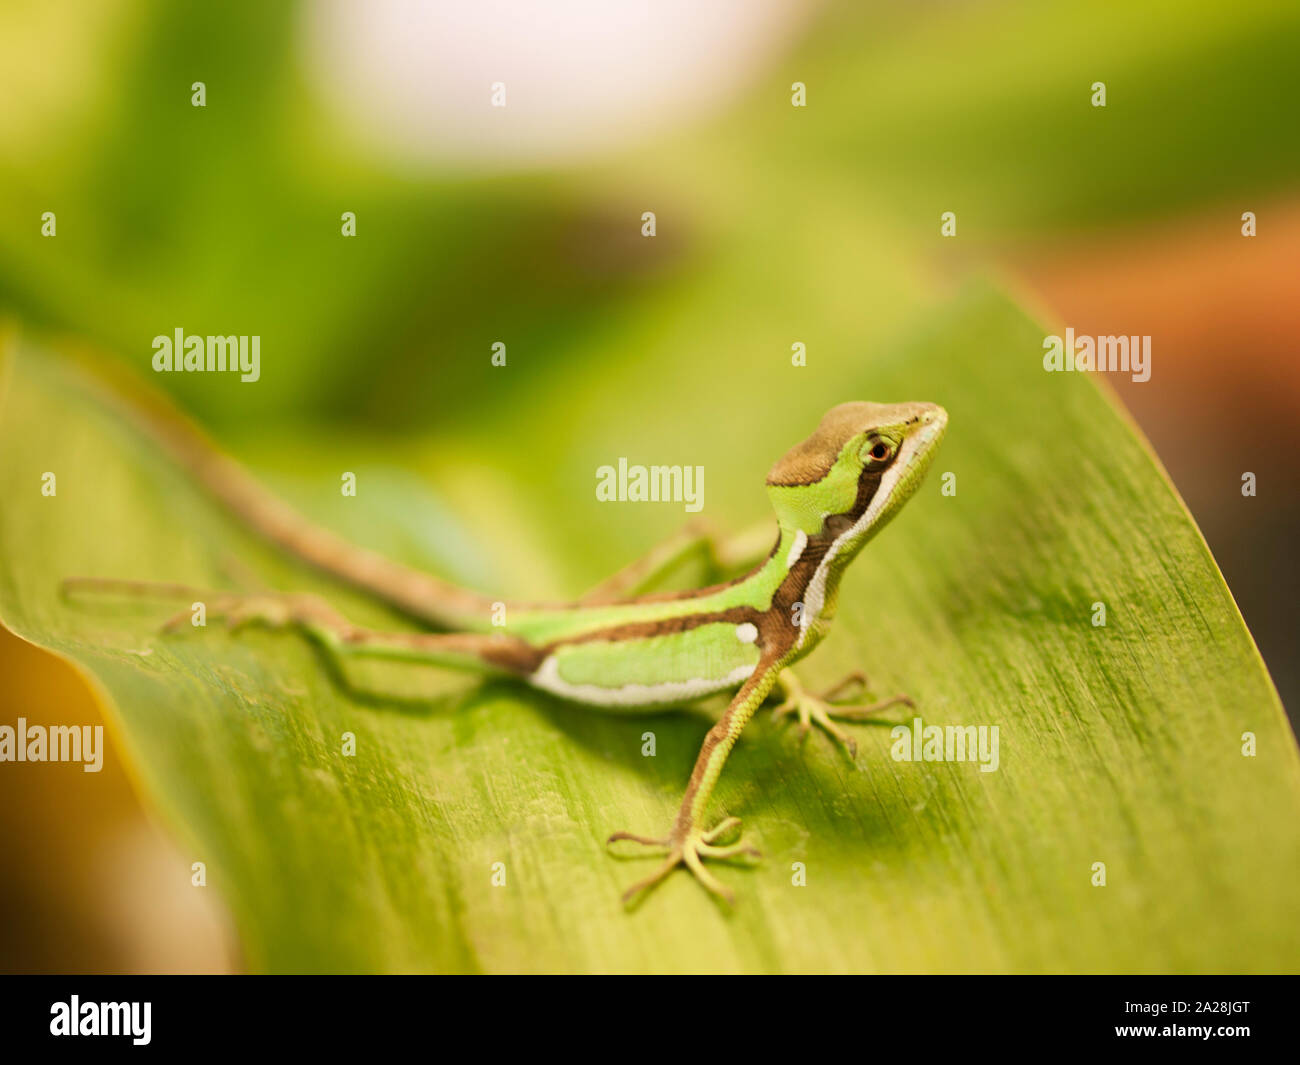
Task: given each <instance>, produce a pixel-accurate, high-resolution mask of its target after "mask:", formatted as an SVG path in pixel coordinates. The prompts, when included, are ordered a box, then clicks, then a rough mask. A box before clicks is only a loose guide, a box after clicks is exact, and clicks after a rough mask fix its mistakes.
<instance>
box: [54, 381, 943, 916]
mask: <svg viewBox="0 0 1300 1065" xmlns="http://www.w3.org/2000/svg"><path fill="white" fill-rule="evenodd" d="M946 425H947V414H946V413H945V411H944V410H943V408H942V407H938V406H936V405H934V404H931V403H899V404H889V405H886V404H876V403H844V404H841V405H839V406H837V407H834V408H832V409H831V410H830V411H829V412H828V413H827V414H826V415H825V417H823V418H822V420H821V422H820V424H819V425H818V426H817V429H816V431H815V432H814V433H813V434H812V436H810V437H808V439H807V440H805V441H803V442H802V443H801V444H798V445H797V446H796V447H795V448H793V449H792V450H791V451H790V452H789V453H788V454H786V455H785V457H783V458H782V459H781V460H780V461H779V462H777V464H776V465H775V466H773V467H772V470H771V472H770V473H769V474H768V477H767V490H768V494H769V496H770V498H771V502H772V506H773V508H774V509H775V511H776V518H777V525H778V533H777V539H776V543H775V544H774V545H773V546H772V548H771V551H770V553H768V554H767V556H766V558H765V559H764V560H761V561H758V562H757V563H756V564H755V565H754V567H753V569H752V570H750V571H749V572H748V573H747V574H746V575H744V576H742V577H740V578H737V579H735V580H732V581H730V582H728V583H725V584H718V585H714V586H711V587H707V588H700V589H697V590H691V591H686V592H674V593H657V594H640V595H638V594H635V593H636V591H637V589H638V588H639V587H642V586H645V585H647V584H651V583H652V582H653V578H654V576H655V574H656V573H657V572H659V571H661V570H662V569H664V568H665V566H667V565H670V564H671V563H672V562H673V561H674V560H676V559H678V558H680V555H681V552H682V550H684V549H686V548H687V547H688V546H690V545H691V544H692V543H698V542H700V541H701V540H710V538H709V537H707V535H706V534H704V533H702V532H694V533H687V534H686V535H685V536H684V537H682V538H679V541H678V543H677V544H676V546H675V547H673V548H670V549H666V550H661V551H660V552H658V553H655V554H652V555H650V556H647V558H646V559H643V560H641V561H640V562H638V563H634V564H633V565H631V566H629V567H628V568H627V569H625V570H623V571H621V572H620V573H619V574H616V575H615V576H614V577H613V578H611V579H610V580H608V581H606V582H605V583H604V584H602V585H601V586H599V587H598V588H597V589H596V590H595V591H594V592H593V593H590V594H589V595H588V596H586V597H585V598H583V599H581V600H579V601H577V602H575V603H570V604H556V605H547V604H530V603H517V604H516V603H507V604H506V605H505V606H506V617H507V619H508V625H507V626H506V627H505V629H504V630H502V629H501V628H494V626H493V624H492V617H493V606H494V601H493V600H492V599H490V598H488V597H486V596H482V595H479V594H477V593H474V592H471V591H468V590H466V589H464V588H460V587H457V586H455V585H451V584H449V583H447V582H445V581H442V580H440V579H438V578H436V577H433V576H432V575H430V574H427V573H423V572H420V571H417V570H413V569H410V568H408V567H405V566H402V565H399V564H397V563H394V562H392V561H390V560H388V559H386V558H384V557H382V556H380V555H378V554H375V553H373V552H370V551H366V550H363V549H360V548H357V547H355V546H353V545H351V544H348V543H347V542H345V541H343V540H342V539H340V538H338V537H336V536H334V535H333V534H331V533H329V532H327V531H325V530H323V529H321V528H319V527H317V526H314V525H312V524H311V523H309V522H308V521H306V520H305V519H304V518H302V517H301V516H300V515H298V514H297V513H295V512H294V511H292V510H291V509H289V508H288V507H286V506H285V505H284V504H283V503H281V502H279V501H278V500H277V499H275V498H274V497H273V496H271V495H270V494H269V493H268V492H266V491H265V490H264V489H263V488H261V487H260V486H259V485H258V484H257V483H256V482H255V481H254V480H253V479H252V478H251V477H250V475H248V474H247V473H246V472H245V471H244V470H242V468H240V467H239V466H237V465H236V464H235V463H234V462H233V461H231V460H230V459H228V458H226V457H225V456H224V455H222V454H221V453H220V452H219V451H218V450H217V449H216V448H215V447H213V446H212V445H211V444H210V443H208V442H207V441H206V440H205V439H204V438H203V437H202V436H201V435H200V434H199V432H198V431H197V430H196V429H195V428H194V427H192V426H190V425H189V424H188V423H186V422H184V421H183V420H181V419H180V418H179V417H178V416H176V415H175V414H173V413H170V412H168V411H165V410H163V409H155V410H154V411H153V412H152V414H149V415H147V417H146V426H147V428H149V429H150V430H151V431H152V432H153V434H154V435H155V436H156V437H158V438H159V439H160V442H161V443H163V444H164V445H165V447H166V448H167V450H169V451H171V452H172V453H173V454H174V455H175V456H176V457H177V458H178V459H179V460H180V461H181V462H182V464H183V465H184V466H185V467H187V468H188V469H189V471H190V472H191V473H192V474H193V475H194V476H195V478H196V479H197V480H198V481H199V483H200V484H201V485H203V487H204V488H205V489H206V490H207V491H208V492H209V493H210V494H212V495H213V496H215V497H216V498H217V499H218V500H219V501H220V502H221V503H223V504H225V505H226V506H227V507H229V508H230V509H231V510H232V511H233V512H234V513H235V514H236V515H237V516H238V517H240V518H241V519H242V520H243V521H245V522H246V523H247V524H248V525H249V526H251V527H252V528H253V529H254V530H256V531H257V532H259V533H260V534H262V535H263V536H264V537H265V538H267V539H268V540H270V541H271V542H273V543H275V544H277V545H279V546H280V547H281V548H283V549H285V550H286V551H288V552H290V553H291V554H292V555H295V556H297V557H298V558H300V559H302V560H303V561H305V562H307V563H309V564H311V565H312V566H314V567H316V568H318V569H320V570H323V571H325V572H326V573H328V574H331V575H332V576H334V577H335V578H338V579H341V580H343V581H345V582H347V583H349V584H351V585H353V586H355V587H357V588H360V589H362V590H364V591H366V592H368V593H370V594H372V595H374V596H376V597H377V598H379V599H380V600H383V601H385V602H386V603H388V604H390V605H391V606H393V607H395V608H397V609H398V610H400V611H401V612H403V613H405V614H407V615H409V616H411V617H413V618H415V619H417V620H419V621H420V622H422V623H424V624H425V625H427V626H429V627H432V628H437V629H442V630H453V631H442V632H422V633H402V632H381V631H376V630H372V629H366V628H360V627H358V626H356V625H353V624H351V623H350V622H348V621H347V620H346V619H345V618H344V617H342V616H341V615H340V614H338V613H337V612H336V611H335V610H334V609H333V608H332V607H330V606H329V605H328V604H327V603H325V602H324V601H323V600H321V599H319V598H318V597H315V596H307V595H295V594H284V595H280V594H239V593H230V592H211V593H202V592H196V591H194V590H193V589H189V588H186V587H184V586H180V585H164V584H156V583H153V582H144V581H120V580H111V579H100V578H72V579H70V580H69V581H67V582H66V583H65V587H66V588H67V589H69V590H78V589H80V590H92V591H100V592H103V591H119V592H128V593H133V594H139V593H146V594H163V595H172V596H189V595H195V596H198V597H200V598H205V603H206V608H207V611H208V616H209V617H219V616H224V617H226V619H227V621H228V622H229V623H230V624H231V625H232V626H237V625H240V624H245V623H249V622H257V623H262V624H268V625H275V626H289V625H292V626H297V627H298V628H299V629H300V630H301V631H303V632H304V633H306V634H307V635H308V636H309V637H311V638H312V639H313V640H315V641H316V642H317V643H318V644H319V645H320V646H321V647H322V648H324V649H325V650H326V651H327V652H328V653H330V654H332V655H336V656H338V657H339V658H340V659H341V660H342V659H347V658H352V657H357V656H367V657H373V658H388V659H404V660H411V661H418V662H423V663H428V664H433V665H441V666H449V667H454V668H460V669H468V670H474V671H479V672H485V673H494V674H504V675H507V676H510V677H515V678H518V679H520V680H522V681H524V682H526V683H528V684H531V685H532V686H534V687H536V688H540V689H542V690H544V691H547V692H550V693H552V694H554V695H558V696H561V697H562V698H565V699H569V700H572V701H574V702H578V703H583V704H586V705H589V706H593V707H598V708H600V709H602V710H626V711H641V710H646V709H654V708H667V707H671V706H680V705H681V704H682V703H684V702H688V701H691V700H696V699H700V698H703V697H705V696H709V695H713V694H715V693H718V692H724V691H735V695H734V696H733V697H732V699H731V703H730V705H729V706H728V707H727V709H726V711H725V712H724V713H723V715H722V717H721V719H720V720H719V721H718V722H717V724H715V725H714V726H713V727H712V728H711V729H710V730H709V732H708V734H707V735H706V737H705V739H704V745H703V747H702V748H701V750H700V753H699V757H698V758H697V760H696V763H695V768H694V770H693V772H692V773H691V777H690V781H689V783H688V784H687V787H686V794H685V796H684V797H683V799H682V804H681V807H680V809H679V811H678V813H677V816H676V819H675V820H674V821H673V823H672V824H671V826H670V827H669V828H668V831H667V832H666V834H665V835H663V836H662V837H648V836H640V835H633V834H632V833H629V832H617V833H615V834H614V835H613V836H611V837H610V839H609V843H610V844H613V843H615V842H617V841H620V840H625V841H630V842H632V843H634V844H638V845H644V846H648V847H653V848H656V849H658V850H660V851H661V852H662V853H663V856H664V860H663V862H662V864H661V865H659V867H658V868H657V869H656V870H655V872H653V873H652V874H651V875H650V876H648V877H646V878H645V879H644V880H641V881H640V882H638V883H636V884H634V885H633V886H632V887H631V888H629V889H628V891H627V892H626V893H625V894H624V899H625V901H628V902H630V901H632V900H634V899H636V898H637V897H638V896H639V895H640V894H641V893H642V892H643V891H645V890H646V889H648V888H650V887H652V886H653V885H654V884H656V883H658V882H659V881H660V880H662V879H663V878H664V877H666V876H667V875H668V874H669V873H671V872H672V871H673V870H674V869H675V868H677V867H678V866H679V865H685V866H686V867H687V868H688V869H690V871H691V872H692V873H694V875H695V876H696V877H697V878H698V879H699V881H700V882H701V883H702V884H703V885H704V886H705V887H706V888H707V889H708V890H709V891H711V892H713V893H715V894H716V895H718V896H720V897H722V898H724V899H726V900H727V901H728V902H730V901H732V899H733V896H732V893H731V891H730V890H729V889H728V888H726V887H725V886H724V885H723V884H722V883H721V882H719V881H718V880H717V879H716V878H715V877H714V876H713V875H712V873H710V872H709V871H708V870H707V869H706V868H705V867H704V859H728V858H735V857H741V856H750V855H752V856H754V857H757V856H758V852H757V851H756V850H755V849H754V848H752V847H749V846H747V845H745V844H743V843H740V842H738V841H733V840H731V837H732V836H734V835H735V830H736V829H737V828H738V827H739V820H738V819H737V818H734V817H728V818H726V819H724V820H723V821H721V822H720V823H719V824H717V825H714V826H712V827H709V826H708V823H707V821H706V812H707V808H708V805H709V798H710V796H711V794H712V792H713V788H714V785H715V784H716V783H717V781H718V777H719V775H720V774H721V772H722V768H723V764H724V763H725V762H726V759H727V755H728V754H729V753H730V751H731V748H732V747H733V745H734V744H735V743H736V740H737V738H738V737H739V736H740V733H741V730H742V729H743V728H744V727H745V725H746V723H747V722H748V721H749V719H750V718H751V717H752V716H753V714H754V712H755V711H756V710H757V709H758V707H759V706H760V705H761V704H762V703H763V702H764V701H765V700H766V699H767V698H768V696H769V695H770V694H772V693H773V692H774V690H779V691H780V692H781V693H782V694H783V695H784V699H783V701H782V702H781V704H780V705H779V706H778V707H777V713H778V715H780V714H787V713H793V714H797V715H798V718H799V721H800V725H801V728H802V730H803V731H804V732H806V731H807V730H808V729H809V728H810V726H811V724H812V723H816V724H817V725H819V726H820V727H821V728H823V729H825V730H826V731H827V732H828V733H829V734H831V735H832V736H834V737H835V738H836V739H837V740H839V741H840V742H842V743H843V744H844V745H845V746H846V747H847V748H848V749H849V752H850V754H851V755H852V754H853V753H854V745H853V741H852V739H851V738H850V737H849V736H848V735H847V734H845V733H844V732H843V731H842V730H841V729H840V728H839V727H838V726H837V725H836V724H835V723H834V722H833V720H832V715H834V716H839V717H842V718H846V719H861V718H863V717H865V716H867V715H870V714H874V713H876V712H878V711H880V710H882V709H884V708H886V707H888V706H891V705H896V704H897V703H900V702H904V703H909V704H910V700H908V699H907V698H906V697H905V696H895V697H893V698H892V699H886V700H883V701H882V702H878V703H876V704H875V705H872V706H856V707H845V706H838V705H833V704H832V702H831V700H832V699H834V698H836V697H837V696H838V695H841V694H842V693H843V691H845V690H846V689H847V688H848V687H849V686H850V685H852V684H855V683H856V684H860V685H861V686H862V687H863V688H865V686H866V685H865V678H863V677H862V675H861V674H855V675H853V676H850V677H849V678H846V680H845V681H843V682H841V683H840V684H838V685H836V686H835V688H833V689H831V690H830V691H827V692H825V693H823V694H822V695H821V696H815V695H812V694H810V693H808V692H807V691H805V690H804V688H803V687H802V685H801V684H800V683H799V682H798V680H797V679H796V678H795V676H794V674H793V673H792V672H791V671H790V668H789V667H790V666H791V665H793V664H794V663H795V662H797V661H798V660H799V659H801V658H803V657H804V656H805V655H807V654H808V653H809V652H810V651H812V650H813V648H814V647H816V646H817V645H818V644H819V643H820V642H821V640H822V639H823V638H824V637H825V635H826V633H827V630H828V629H829V627H830V623H831V620H832V618H833V617H834V614H835V607H836V600H837V596H838V591H839V583H840V578H841V576H842V575H843V573H844V570H845V568H846V567H847V566H848V564H849V563H850V562H852V561H853V559H854V557H856V555H857V554H858V552H859V551H860V550H861V549H862V547H863V545H864V544H865V543H866V542H867V541H868V540H870V539H871V537H872V536H874V535H875V534H876V533H877V532H878V531H879V530H880V529H881V528H882V527H883V526H884V525H885V524H886V522H888V521H889V520H890V519H891V518H892V517H893V516H894V514H896V513H897V512H898V510H899V508H900V507H901V506H902V505H903V503H904V502H906V500H907V499H908V498H909V497H910V496H911V495H912V494H913V493H914V492H915V491H916V488H917V486H918V484H919V483H920V481H921V479H922V477H923V476H924V474H925V471H926V469H927V468H928V466H929V465H930V462H931V460H932V458H933V457H934V453H935V450H936V449H937V447H938V444H939V442H940V440H941V439H942V437H943V433H944V429H945V427H946ZM769 535H770V534H769ZM710 546H711V547H712V548H713V549H714V550H715V552H717V551H719V550H720V549H719V548H718V546H717V545H713V544H712V543H711V540H710ZM188 617H189V614H188V612H185V613H182V614H180V615H177V616H176V617H175V618H173V619H172V620H171V621H170V622H169V623H168V625H167V626H166V627H169V628H175V627H177V626H178V625H179V624H182V623H183V622H184V621H185V620H187V619H188Z"/></svg>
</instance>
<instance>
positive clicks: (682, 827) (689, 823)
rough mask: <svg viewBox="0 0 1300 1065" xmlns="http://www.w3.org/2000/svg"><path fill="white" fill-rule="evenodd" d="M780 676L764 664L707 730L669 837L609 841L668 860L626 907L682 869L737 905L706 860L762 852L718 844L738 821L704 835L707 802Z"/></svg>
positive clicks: (621, 835) (776, 663) (774, 664)
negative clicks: (625, 843) (651, 850)
mask: <svg viewBox="0 0 1300 1065" xmlns="http://www.w3.org/2000/svg"><path fill="white" fill-rule="evenodd" d="M780 673H781V664H780V660H779V659H764V660H761V661H760V662H759V663H758V665H757V666H756V667H755V668H754V672H753V673H752V674H750V676H749V679H748V680H746V681H745V683H744V684H743V685H742V686H741V688H740V690H739V691H738V692H736V694H735V697H734V698H733V699H732V700H731V705H729V706H728V707H727V709H726V712H725V713H724V714H723V715H722V717H721V718H720V719H719V720H718V723H717V724H716V725H714V726H713V728H711V729H709V733H708V735H707V736H705V738H704V745H703V746H702V747H701V748H700V754H699V757H698V758H697V759H696V760H695V769H694V770H693V771H692V773H691V779H690V783H689V784H687V786H686V794H685V795H684V796H683V797H682V805H681V808H680V809H679V810H678V811H677V817H676V819H675V820H674V821H673V825H672V829H671V830H670V831H669V833H668V835H667V836H665V837H663V838H662V839H656V838H653V837H647V836H637V835H633V834H632V833H630V832H615V833H614V834H613V835H612V836H610V837H609V840H608V842H609V843H615V842H618V841H620V840H626V841H629V842H632V843H638V844H642V845H644V846H649V847H654V848H658V849H660V850H662V851H663V852H664V854H665V858H664V861H663V862H662V863H661V864H660V866H659V868H658V869H656V870H655V871H654V872H653V873H651V874H650V875H649V876H648V877H646V878H645V879H644V880H640V881H638V882H637V883H635V884H633V885H632V886H631V887H630V888H628V889H627V891H625V892H624V893H623V901H624V902H625V903H632V902H635V901H636V899H637V898H638V897H639V896H640V895H642V894H643V893H644V892H645V891H648V890H649V889H650V888H652V887H654V886H655V885H656V884H658V883H659V882H660V881H661V880H663V879H664V878H665V877H666V876H668V874H669V873H671V872H672V871H673V870H674V869H676V868H677V866H679V865H685V866H686V867H687V868H688V869H689V870H690V871H691V872H692V873H694V874H695V877H696V879H697V880H699V882H700V883H701V884H703V885H704V887H705V888H707V889H708V890H709V891H710V892H712V893H713V894H714V895H717V896H718V897H719V898H721V899H724V900H725V901H726V902H728V903H732V902H734V901H735V896H734V895H733V893H732V892H731V890H730V889H729V888H728V887H726V886H725V885H724V884H722V883H721V882H720V881H719V880H718V879H717V878H716V877H715V876H713V874H712V873H710V872H709V871H708V870H707V869H705V868H704V860H705V859H728V858H735V857H740V856H742V855H748V856H752V857H758V856H759V853H758V850H757V849H756V848H754V847H751V846H748V845H746V844H742V843H739V842H733V843H730V844H726V845H723V844H720V843H719V842H718V841H719V840H722V839H725V838H726V837H728V836H729V835H730V834H731V833H732V832H733V831H734V830H735V829H737V828H739V826H740V820H739V818H735V817H728V818H725V819H724V820H722V821H721V822H719V823H718V824H717V825H715V826H713V827H712V828H711V829H705V827H704V816H705V813H706V811H707V808H708V805H709V799H710V797H711V796H712V795H713V788H714V785H716V784H717V782H718V777H719V776H720V775H721V774H722V767H723V765H724V764H725V763H726V761H727V755H729V754H730V753H731V748H732V747H734V746H735V744H736V740H737V739H738V738H739V737H740V733H741V731H742V730H743V729H744V727H745V725H746V724H747V723H748V721H749V719H750V718H751V717H753V716H754V711H755V710H757V709H758V708H759V706H761V705H762V703H763V700H764V699H766V698H767V696H768V693H769V692H771V690H772V688H773V687H774V686H775V685H776V682H777V678H778V677H779V676H780Z"/></svg>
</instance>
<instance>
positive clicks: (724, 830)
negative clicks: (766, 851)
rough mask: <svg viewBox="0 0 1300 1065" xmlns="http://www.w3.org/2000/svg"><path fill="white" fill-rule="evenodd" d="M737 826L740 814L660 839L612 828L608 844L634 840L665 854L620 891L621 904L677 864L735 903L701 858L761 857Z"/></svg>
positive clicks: (635, 897) (632, 899) (631, 900)
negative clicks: (742, 838)
mask: <svg viewBox="0 0 1300 1065" xmlns="http://www.w3.org/2000/svg"><path fill="white" fill-rule="evenodd" d="M739 828H740V818H738V817H728V818H726V819H724V820H722V821H720V822H719V823H718V824H717V825H715V826H714V827H713V828H711V829H710V830H709V831H707V832H702V831H700V830H699V829H692V830H690V831H689V832H687V833H686V834H685V835H681V836H679V835H677V834H676V833H674V834H673V835H670V836H667V837H665V838H663V839H653V838H651V837H649V836H637V835H633V834H632V833H631V832H615V833H614V834H613V835H612V836H610V837H609V839H608V840H607V841H606V842H607V844H612V843H616V842H618V841H620V840H626V841H628V842H631V843H637V844H640V845H641V846H645V847H650V848H654V849H655V850H658V851H660V852H661V853H662V854H663V855H664V860H663V862H662V863H661V864H660V866H659V868H657V869H656V870H655V871H654V872H653V873H651V874H650V875H649V876H647V877H646V878H645V879H644V880H638V881H637V882H636V883H635V884H633V885H632V886H631V887H630V888H628V889H627V890H626V891H625V892H623V904H624V905H625V906H632V905H634V904H635V903H636V902H637V901H638V900H639V899H640V898H642V897H644V895H645V893H646V892H648V891H649V890H650V889H651V888H652V887H654V886H655V885H656V884H658V883H659V882H660V881H661V880H663V879H664V878H665V877H666V876H667V875H668V874H669V873H671V872H672V871H673V870H674V869H676V868H677V867H678V866H679V865H684V866H686V868H687V869H689V870H690V871H691V872H692V873H694V874H695V878H696V879H697V880H698V881H699V882H700V883H701V884H702V885H703V886H704V888H705V889H706V890H707V891H709V892H710V893H711V894H713V895H715V896H717V897H718V898H720V899H722V900H723V901H724V902H726V903H727V904H728V905H734V904H735V901H736V896H735V894H734V893H733V892H732V891H731V889H730V888H728V887H727V886H726V885H725V884H723V883H722V882H721V881H720V880H718V878H717V877H715V876H714V875H713V874H712V873H710V872H709V871H708V870H707V869H705V868H704V859H706V858H707V859H709V860H710V861H726V860H728V859H731V858H753V859H757V858H760V857H762V855H761V854H760V853H759V851H758V848H757V847H751V846H750V845H749V844H747V843H740V842H738V841H737V839H736V837H737V836H738V835H739V832H738V831H737V830H738V829H739ZM724 839H725V840H729V841H730V842H727V843H720V842H719V840H724Z"/></svg>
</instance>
